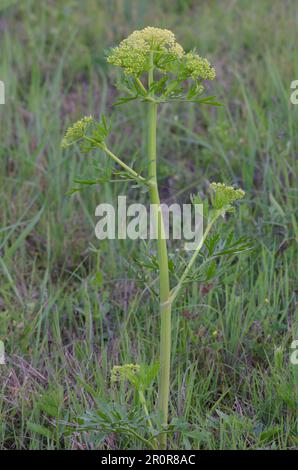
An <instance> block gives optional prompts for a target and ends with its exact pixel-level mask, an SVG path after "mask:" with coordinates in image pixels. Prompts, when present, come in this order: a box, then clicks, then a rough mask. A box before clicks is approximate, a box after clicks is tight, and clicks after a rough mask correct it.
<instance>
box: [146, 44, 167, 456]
mask: <svg viewBox="0 0 298 470" xmlns="http://www.w3.org/2000/svg"><path fill="white" fill-rule="evenodd" d="M150 59H151V67H150V70H149V74H148V85H149V88H150V86H151V84H152V82H153V68H154V67H153V53H151V58H150ZM156 126H157V104H156V103H154V102H150V103H148V173H149V182H150V202H151V204H153V205H154V211H153V212H154V216H155V222H156V227H157V253H158V265H159V297H160V299H159V300H160V316H161V327H160V328H161V330H160V378H159V403H158V409H159V411H160V413H161V416H162V424H163V425H164V426H166V425H167V424H168V407H169V389H170V360H171V304H170V302H169V297H170V282H169V268H168V252H167V242H166V239H165V237H164V223H163V217H162V213H161V210H160V199H159V193H158V185H157V175H156ZM159 439H160V447H161V448H162V449H166V447H167V435H166V433H165V434H162V435H161V436H160V438H159Z"/></svg>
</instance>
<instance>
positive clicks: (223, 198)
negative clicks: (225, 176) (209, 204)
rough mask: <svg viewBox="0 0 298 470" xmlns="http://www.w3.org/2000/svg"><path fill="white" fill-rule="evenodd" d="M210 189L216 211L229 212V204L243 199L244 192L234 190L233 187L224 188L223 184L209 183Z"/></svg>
mask: <svg viewBox="0 0 298 470" xmlns="http://www.w3.org/2000/svg"><path fill="white" fill-rule="evenodd" d="M210 188H211V189H213V191H214V194H215V195H214V199H213V207H214V209H216V210H222V209H225V210H229V209H231V208H232V206H231V204H232V203H233V202H235V201H238V200H239V199H243V197H244V196H245V192H244V191H243V190H242V189H235V188H233V186H226V185H225V184H223V183H211V185H210Z"/></svg>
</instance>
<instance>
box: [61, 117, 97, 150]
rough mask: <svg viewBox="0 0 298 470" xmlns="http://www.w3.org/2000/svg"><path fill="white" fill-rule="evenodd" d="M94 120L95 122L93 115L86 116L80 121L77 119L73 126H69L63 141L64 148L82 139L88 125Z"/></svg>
mask: <svg viewBox="0 0 298 470" xmlns="http://www.w3.org/2000/svg"><path fill="white" fill-rule="evenodd" d="M92 122H93V117H92V116H85V117H83V118H82V119H80V120H79V121H77V122H76V123H75V124H73V125H72V126H71V127H69V128H68V129H67V131H66V133H65V136H64V138H63V140H62V143H61V146H62V148H65V147H67V146H68V145H71V144H73V143H75V142H77V141H78V140H80V139H81V138H82V137H84V135H85V133H86V129H87V127H88V125H89V124H91V123H92Z"/></svg>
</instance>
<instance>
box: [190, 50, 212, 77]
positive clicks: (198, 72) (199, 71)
mask: <svg viewBox="0 0 298 470" xmlns="http://www.w3.org/2000/svg"><path fill="white" fill-rule="evenodd" d="M184 61H185V72H186V75H187V76H188V77H190V78H192V79H193V80H197V79H198V78H202V79H203V80H214V78H215V69H214V68H213V67H211V65H210V62H209V61H208V60H207V59H204V58H203V57H200V56H199V55H198V54H196V53H195V52H188V53H187V54H185V56H184Z"/></svg>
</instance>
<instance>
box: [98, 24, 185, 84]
mask: <svg viewBox="0 0 298 470" xmlns="http://www.w3.org/2000/svg"><path fill="white" fill-rule="evenodd" d="M150 51H154V52H155V53H158V54H160V53H162V52H164V53H166V54H168V55H169V57H170V58H172V59H176V58H179V57H182V56H183V54H184V51H183V48H182V46H180V44H178V43H177V41H176V39H175V35H174V33H172V31H169V30H168V29H160V28H153V27H151V26H148V27H147V28H144V29H142V30H140V31H134V32H133V33H132V34H130V35H129V36H128V37H127V38H126V39H124V40H123V41H122V42H121V43H120V45H119V46H118V47H115V48H114V49H112V51H111V53H110V54H109V56H108V58H107V61H108V62H109V63H110V64H113V65H116V66H118V67H122V68H123V69H124V73H125V74H126V75H135V76H139V75H141V74H142V73H143V72H146V71H148V69H149V53H150Z"/></svg>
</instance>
